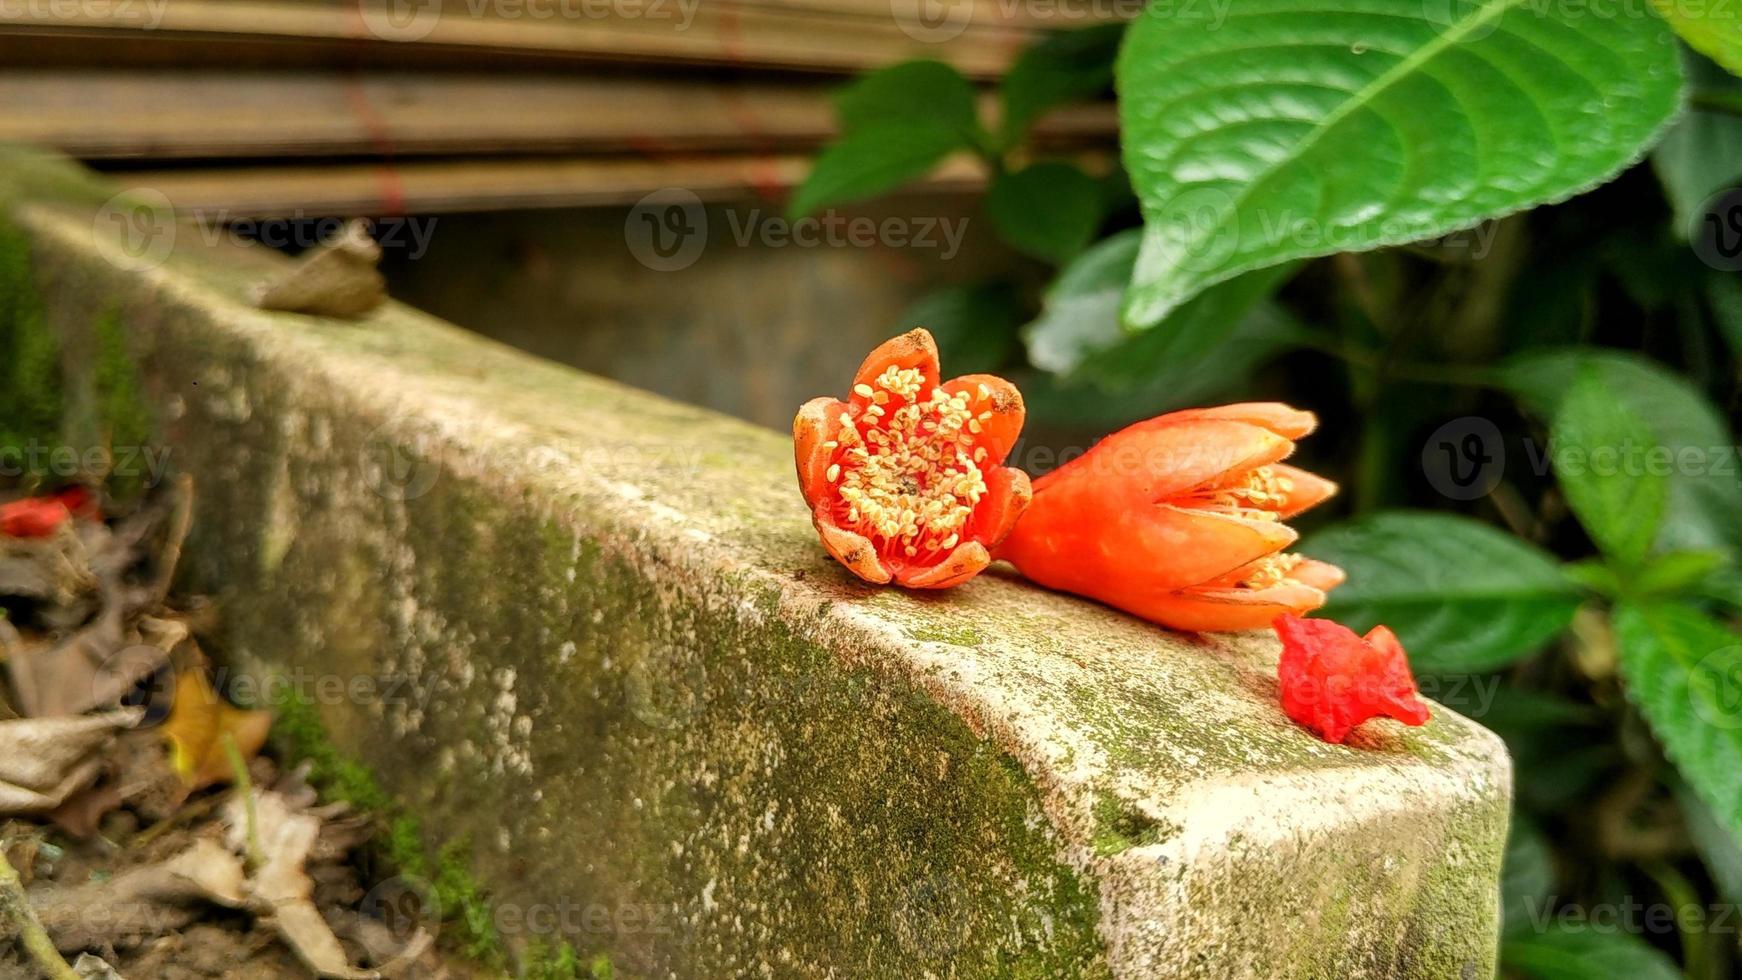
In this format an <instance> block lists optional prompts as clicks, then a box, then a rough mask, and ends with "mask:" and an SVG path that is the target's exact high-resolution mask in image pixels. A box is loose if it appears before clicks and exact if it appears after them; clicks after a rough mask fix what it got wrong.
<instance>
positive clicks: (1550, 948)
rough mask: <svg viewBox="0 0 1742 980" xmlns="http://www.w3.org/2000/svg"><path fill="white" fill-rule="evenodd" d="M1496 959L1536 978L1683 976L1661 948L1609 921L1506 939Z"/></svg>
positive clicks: (1657, 979) (1660, 979) (1662, 979)
mask: <svg viewBox="0 0 1742 980" xmlns="http://www.w3.org/2000/svg"><path fill="white" fill-rule="evenodd" d="M1500 962H1501V963H1502V964H1504V965H1505V966H1506V968H1507V970H1508V971H1515V972H1517V973H1518V974H1520V975H1522V976H1526V977H1532V978H1535V980H1614V978H1616V977H1627V978H1628V980H1682V974H1681V971H1680V970H1678V969H1677V968H1676V965H1675V961H1674V960H1672V959H1670V958H1669V956H1668V955H1666V954H1665V953H1664V952H1663V951H1662V950H1660V949H1658V948H1657V947H1655V946H1653V945H1651V944H1650V943H1648V942H1646V941H1645V940H1643V939H1641V938H1639V937H1638V936H1635V935H1633V934H1632V933H1628V932H1617V931H1615V929H1614V926H1613V924H1612V923H1604V924H1602V925H1601V926H1600V927H1599V926H1597V925H1595V924H1593V923H1590V922H1579V923H1578V924H1576V925H1568V926H1566V927H1564V928H1554V929H1550V930H1549V931H1547V932H1543V933H1540V934H1537V935H1531V936H1518V937H1509V938H1507V939H1506V941H1505V942H1504V943H1502V944H1501V946H1500Z"/></svg>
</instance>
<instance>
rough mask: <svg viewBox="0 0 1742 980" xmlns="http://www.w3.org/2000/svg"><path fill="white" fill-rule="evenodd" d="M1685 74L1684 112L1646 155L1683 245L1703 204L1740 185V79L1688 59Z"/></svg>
mask: <svg viewBox="0 0 1742 980" xmlns="http://www.w3.org/2000/svg"><path fill="white" fill-rule="evenodd" d="M1738 9H1739V11H1742V8H1738ZM1738 23H1742V22H1738ZM1687 74H1688V89H1689V92H1688V95H1689V105H1688V111H1687V112H1686V113H1684V114H1683V115H1682V117H1681V118H1680V119H1678V120H1676V123H1675V125H1674V126H1671V127H1670V128H1669V131H1668V132H1666V133H1664V135H1663V142H1661V143H1659V144H1657V149H1655V150H1653V151H1651V167H1652V169H1653V170H1655V171H1657V177H1658V180H1660V181H1662V182H1663V189H1664V193H1665V194H1666V195H1667V196H1668V197H1669V203H1670V205H1671V206H1672V207H1673V208H1674V209H1675V227H1676V234H1677V235H1679V236H1680V237H1681V238H1683V239H1687V238H1690V237H1692V235H1693V232H1694V230H1695V229H1694V223H1695V222H1696V221H1699V220H1700V214H1701V210H1700V208H1701V205H1703V204H1705V203H1706V201H1707V199H1709V198H1710V197H1711V196H1712V195H1713V194H1716V193H1717V192H1718V191H1720V190H1723V189H1724V188H1726V187H1734V186H1736V185H1737V184H1738V183H1742V115H1738V112H1742V79H1737V78H1736V77H1735V76H1733V75H1731V74H1729V73H1727V72H1725V71H1724V70H1723V69H1721V68H1719V67H1718V66H1716V65H1714V64H1712V63H1711V62H1709V61H1707V60H1706V59H1704V58H1699V57H1693V56H1690V57H1689V58H1688V61H1687ZM1726 106H1728V107H1727V108H1726Z"/></svg>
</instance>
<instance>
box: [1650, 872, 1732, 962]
mask: <svg viewBox="0 0 1742 980" xmlns="http://www.w3.org/2000/svg"><path fill="white" fill-rule="evenodd" d="M1641 870H1643V871H1644V872H1645V873H1646V874H1647V875H1650V876H1651V880H1652V881H1655V882H1657V887H1658V888H1659V889H1660V890H1662V892H1663V897H1664V898H1665V899H1668V900H1669V903H1670V907H1671V909H1672V910H1673V911H1674V912H1675V924H1676V928H1677V929H1679V930H1680V931H1681V940H1682V967H1683V968H1684V969H1685V970H1686V971H1687V975H1688V976H1689V977H1690V978H1691V980H1711V978H1712V977H1715V976H1717V974H1716V972H1715V971H1714V970H1713V967H1714V966H1716V965H1717V959H1716V957H1715V955H1714V950H1713V949H1712V945H1711V942H1710V939H1709V936H1708V933H1707V930H1706V906H1705V904H1704V903H1702V902H1701V901H1700V896H1699V893H1698V892H1697V891H1695V890H1694V886H1693V883H1692V882H1690V881H1688V879H1687V878H1686V876H1684V875H1683V874H1682V873H1681V872H1680V871H1677V870H1676V869H1675V868H1673V867H1670V866H1669V865H1668V864H1666V863H1663V862H1659V861H1653V862H1651V863H1650V864H1646V865H1642V866H1641Z"/></svg>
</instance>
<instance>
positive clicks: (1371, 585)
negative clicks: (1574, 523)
mask: <svg viewBox="0 0 1742 980" xmlns="http://www.w3.org/2000/svg"><path fill="white" fill-rule="evenodd" d="M1300 550H1301V551H1302V552H1304V553H1306V554H1309V555H1311V556H1313V557H1314V558H1319V559H1323V560H1325V561H1329V562H1331V563H1333V564H1336V565H1340V566H1342V568H1343V569H1344V571H1346V572H1348V573H1349V580H1348V581H1347V582H1345V583H1344V584H1343V585H1341V586H1339V587H1338V588H1337V589H1336V590H1335V591H1334V592H1332V593H1331V601H1330V602H1329V603H1328V604H1327V605H1326V606H1325V610H1324V612H1325V615H1327V616H1329V617H1331V618H1332V619H1335V620H1337V621H1338V622H1341V623H1343V624H1344V625H1347V626H1349V627H1351V628H1353V629H1355V630H1358V631H1361V632H1365V631H1366V630H1368V629H1370V628H1372V627H1373V626H1375V625H1377V624H1379V623H1384V624H1385V625H1387V626H1390V627H1391V628H1392V630H1394V631H1395V632H1396V633H1397V636H1398V638H1399V639H1400V640H1402V641H1403V646H1404V649H1406V650H1408V651H1409V660H1410V663H1411V664H1413V665H1414V666H1415V668H1416V669H1417V670H1419V671H1422V672H1424V673H1436V674H1437V673H1444V674H1454V673H1465V672H1471V671H1482V670H1492V669H1495V668H1498V667H1503V666H1505V665H1506V664H1509V663H1511V662H1513V661H1514V660H1517V659H1519V658H1520V657H1524V656H1527V655H1529V654H1531V653H1534V652H1535V651H1536V650H1537V649H1538V648H1539V647H1541V646H1542V645H1543V644H1544V643H1546V642H1548V640H1549V639H1550V638H1551V637H1553V636H1554V635H1555V634H1556V633H1559V632H1560V631H1561V630H1562V629H1564V628H1566V625H1567V623H1568V622H1570V621H1571V620H1572V616H1573V610H1574V609H1575V608H1576V607H1577V605H1578V601H1579V600H1578V595H1577V592H1576V591H1575V590H1574V588H1573V586H1572V583H1570V582H1568V581H1567V579H1566V578H1565V576H1563V575H1562V574H1561V571H1560V569H1559V567H1558V566H1556V565H1555V562H1554V558H1553V557H1552V556H1551V555H1549V554H1548V553H1546V552H1544V551H1541V550H1539V549H1538V548H1536V547H1535V546H1533V545H1530V544H1527V543H1525V542H1524V541H1521V540H1519V539H1517V538H1515V537H1512V536H1511V535H1508V534H1505V533H1503V532H1501V531H1498V530H1496V529H1494V528H1492V527H1490V526H1488V525H1486V524H1483V523H1481V522H1479V521H1474V520H1470V519H1469V518H1465V517H1454V516H1451V515H1448V514H1433V513H1426V512H1414V511H1390V512H1387V513H1382V514H1376V515H1374V516H1372V517H1368V518H1364V519H1362V520H1358V521H1353V522H1351V523H1348V524H1341V525H1338V526H1336V527H1331V528H1327V529H1325V530H1323V531H1320V532H1319V533H1318V534H1315V535H1313V536H1312V537H1311V538H1309V539H1308V540H1306V541H1305V542H1303V543H1302V544H1301V546H1300Z"/></svg>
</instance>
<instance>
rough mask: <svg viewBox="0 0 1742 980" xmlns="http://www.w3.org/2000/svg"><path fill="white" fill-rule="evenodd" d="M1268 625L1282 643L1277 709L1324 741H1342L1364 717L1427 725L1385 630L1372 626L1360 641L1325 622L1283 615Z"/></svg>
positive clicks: (1405, 665) (1399, 648) (1424, 709)
mask: <svg viewBox="0 0 1742 980" xmlns="http://www.w3.org/2000/svg"><path fill="white" fill-rule="evenodd" d="M1272 625H1273V626H1274V627H1275V628H1276V635H1277V637H1278V638H1280V639H1281V640H1282V662H1281V663H1280V664H1279V665H1278V667H1277V679H1278V680H1279V681H1280V682H1281V685H1282V710H1283V711H1284V712H1286V713H1287V714H1288V716H1289V717H1290V718H1293V719H1294V720H1295V721H1297V722H1299V723H1301V724H1302V725H1305V726H1306V727H1308V728H1310V729H1312V730H1313V731H1315V732H1317V733H1318V734H1319V736H1320V737H1321V738H1323V739H1324V740H1325V741H1327V742H1333V743H1340V742H1342V741H1343V739H1345V738H1347V737H1348V735H1349V732H1350V730H1351V729H1353V728H1354V727H1355V726H1356V725H1359V724H1361V723H1362V722H1364V721H1366V720H1367V719H1369V718H1379V717H1385V718H1395V719H1397V720H1398V721H1401V722H1403V723H1404V724H1406V725H1423V724H1426V723H1427V720H1428V706H1427V702H1425V701H1423V700H1422V699H1421V696H1420V694H1418V693H1417V692H1416V688H1415V678H1414V677H1413V676H1411V674H1410V672H1409V658H1408V657H1407V656H1405V654H1404V652H1403V645H1402V644H1401V643H1399V642H1398V641H1397V636H1396V635H1395V634H1393V633H1392V632H1391V630H1389V629H1387V628H1386V627H1384V626H1375V627H1373V628H1372V629H1371V630H1369V631H1368V632H1367V635H1366V636H1365V637H1361V636H1357V635H1355V631H1354V630H1351V629H1349V628H1348V627H1347V626H1344V625H1342V624H1340V623H1335V622H1332V621H1331V620H1328V619H1302V618H1301V617H1299V616H1291V615H1286V614H1285V615H1281V616H1278V617H1276V621H1275V622H1274V623H1273V624H1272Z"/></svg>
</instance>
